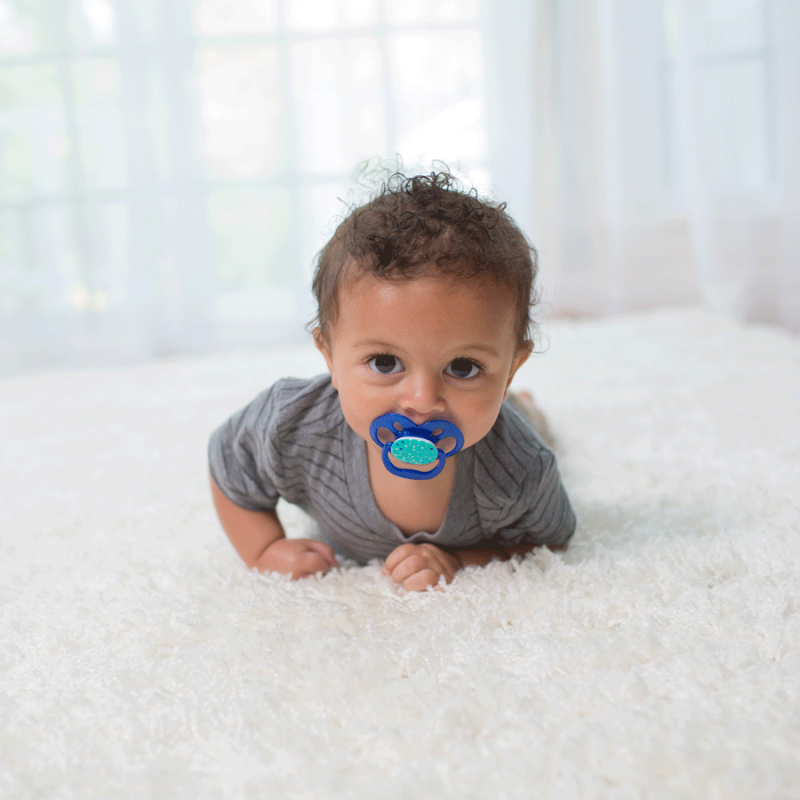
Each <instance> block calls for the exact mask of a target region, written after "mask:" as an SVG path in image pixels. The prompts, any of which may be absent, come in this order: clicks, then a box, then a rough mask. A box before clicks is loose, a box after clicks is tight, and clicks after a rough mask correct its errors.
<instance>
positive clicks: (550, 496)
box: [492, 449, 576, 547]
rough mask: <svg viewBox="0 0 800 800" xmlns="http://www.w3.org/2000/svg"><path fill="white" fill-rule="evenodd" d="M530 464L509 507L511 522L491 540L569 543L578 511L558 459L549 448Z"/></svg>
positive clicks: (507, 544) (511, 543) (509, 543)
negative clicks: (559, 467)
mask: <svg viewBox="0 0 800 800" xmlns="http://www.w3.org/2000/svg"><path fill="white" fill-rule="evenodd" d="M535 460H536V462H538V463H536V464H532V465H531V469H530V470H529V471H528V473H527V476H526V480H525V481H523V485H522V490H521V491H520V493H519V496H518V498H517V502H515V503H514V505H513V506H512V507H511V508H510V509H509V512H508V518H509V519H510V520H512V522H511V523H510V524H507V525H503V527H501V528H500V529H499V530H497V531H496V532H495V533H494V535H493V537H492V540H493V541H494V542H495V543H496V544H497V545H499V546H501V547H512V546H514V545H519V544H535V545H553V546H560V545H564V544H566V543H567V542H568V541H569V540H570V538H571V537H572V535H573V534H574V533H575V525H576V520H575V513H574V512H573V510H572V505H571V504H570V501H569V498H568V497H567V493H566V490H565V489H564V485H563V484H562V482H561V475H560V474H559V471H558V465H557V463H556V458H555V456H554V455H553V453H552V452H551V451H550V450H547V449H542V450H540V451H539V453H538V454H537V456H536V459H535Z"/></svg>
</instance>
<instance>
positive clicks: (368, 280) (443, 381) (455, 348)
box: [314, 173, 536, 452]
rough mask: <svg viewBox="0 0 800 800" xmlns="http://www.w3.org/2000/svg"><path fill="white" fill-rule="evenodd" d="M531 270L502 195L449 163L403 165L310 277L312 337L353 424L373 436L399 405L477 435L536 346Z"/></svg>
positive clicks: (423, 419)
mask: <svg viewBox="0 0 800 800" xmlns="http://www.w3.org/2000/svg"><path fill="white" fill-rule="evenodd" d="M535 273H536V258H535V253H534V251H533V249H532V248H531V247H530V245H529V244H528V242H527V241H526V239H525V237H524V236H523V235H522V233H521V232H520V231H519V229H518V228H517V226H516V225H515V224H514V222H513V221H512V220H511V218H510V217H509V216H508V215H507V214H506V213H505V207H504V206H503V205H502V204H497V203H491V202H485V201H481V200H479V199H478V197H477V196H476V195H475V194H474V193H472V192H462V191H459V190H458V189H457V188H456V187H455V185H454V181H453V178H451V176H450V175H447V174H435V173H434V174H432V175H427V176H417V177H414V178H404V177H402V176H397V177H396V178H395V180H394V181H390V183H389V185H388V186H385V187H384V189H383V191H382V192H381V194H380V195H379V196H378V197H377V198H375V199H374V200H372V201H371V202H370V203H367V204H366V205H364V206H361V207H360V208H357V209H356V210H355V211H353V212H352V213H351V214H350V216H348V217H347V219H346V220H345V221H344V222H342V224H341V225H340V226H339V228H338V229H337V231H336V233H335V234H334V236H333V238H332V239H331V241H330V242H329V243H328V244H327V245H326V246H325V248H324V249H323V250H322V252H321V253H320V256H319V263H318V266H317V272H316V275H315V277H314V293H315V294H316V297H317V302H318V308H319V311H318V318H317V322H318V327H317V328H316V329H315V331H314V339H315V341H316V344H317V347H318V348H319V349H320V351H321V352H322V354H323V356H324V357H325V360H326V362H327V366H328V370H329V372H330V374H331V379H332V384H333V386H334V388H335V389H336V390H337V391H338V394H339V402H340V404H341V408H342V411H343V413H344V416H345V419H346V420H347V422H348V424H349V425H350V427H351V428H352V429H353V430H354V431H355V432H356V433H357V434H359V435H360V436H361V437H362V438H364V439H367V440H368V439H369V437H370V433H369V431H370V426H371V423H372V422H373V421H374V420H376V419H377V418H378V417H379V416H383V415H385V414H399V415H401V416H404V417H405V418H406V419H408V420H410V421H411V422H412V423H413V425H415V426H420V425H424V424H427V422H428V421H433V420H444V421H446V422H449V423H452V424H453V425H455V426H456V427H457V428H459V430H460V431H461V433H462V434H463V436H464V442H465V444H464V446H465V447H469V446H471V445H472V444H474V443H476V442H478V441H480V439H482V438H483V437H484V436H485V435H486V434H487V433H488V431H489V430H490V429H491V428H492V426H493V425H494V423H495V421H496V420H497V416H498V414H499V413H500V408H501V405H502V402H503V398H504V397H505V394H506V390H507V388H508V386H509V384H510V383H511V380H512V379H513V377H514V374H515V373H516V371H517V369H518V368H519V367H520V366H521V365H522V364H523V363H524V362H525V360H526V359H527V357H528V355H529V354H530V351H531V341H530V338H529V327H530V324H531V323H530V308H531V302H532V300H531V298H532V288H533V280H534V276H535ZM370 452H372V451H370Z"/></svg>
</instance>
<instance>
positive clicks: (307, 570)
mask: <svg viewBox="0 0 800 800" xmlns="http://www.w3.org/2000/svg"><path fill="white" fill-rule="evenodd" d="M256 566H257V567H258V569H259V570H261V571H262V572H282V573H283V574H284V575H291V576H292V580H297V579H298V578H307V577H308V576H309V575H315V574H316V573H318V572H323V573H324V572H327V571H328V570H329V569H330V568H331V567H338V566H339V564H338V562H337V561H336V557H335V556H334V554H333V548H332V547H331V546H330V545H328V544H325V542H318V541H316V539H284V538H281V539H276V540H275V541H274V542H273V543H272V544H271V545H270V546H269V547H268V548H267V549H266V550H265V551H264V552H263V553H262V554H261V557H260V558H259V559H258V561H257V563H256Z"/></svg>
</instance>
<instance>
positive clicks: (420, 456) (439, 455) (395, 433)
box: [369, 414, 464, 481]
mask: <svg viewBox="0 0 800 800" xmlns="http://www.w3.org/2000/svg"><path fill="white" fill-rule="evenodd" d="M382 430H383V431H386V432H387V433H388V434H389V435H390V436H392V437H394V438H393V439H392V440H390V441H385V439H386V437H385V435H384V436H383V439H384V441H381V436H379V432H380V431H382ZM369 435H370V437H371V438H372V441H373V442H375V444H376V445H378V447H380V448H381V451H382V452H381V460H382V461H383V466H384V467H386V469H388V470H389V472H391V473H392V475H397V476H398V477H400V478H410V479H411V480H414V481H429V480H430V479H431V478H435V477H436V476H437V475H438V474H439V473H440V472H441V471H442V470H443V469H444V462H445V461H446V460H447V459H448V458H450V456H453V455H455V454H456V453H457V452H458V451H459V450H460V449H461V448H462V447H463V446H464V434H463V433H461V431H460V430H459V429H458V428H457V427H456V426H455V425H454V424H453V423H452V422H447V421H446V420H443V419H432V420H429V421H428V422H423V423H422V424H421V425H416V424H415V423H414V422H413V421H412V420H410V419H409V418H408V417H404V416H403V415H402V414H382V415H381V416H380V417H378V418H377V419H374V420H373V421H372V424H371V425H370V426H369ZM443 439H453V440H454V441H455V445H454V446H453V447H452V448H451V449H450V450H448V451H447V452H446V453H445V452H444V450H442V449H441V448H440V447H438V444H439V442H440V441H442V440H443ZM390 456H391V457H392V458H394V459H395V460H396V461H399V462H400V463H401V464H412V465H413V466H427V465H428V464H434V463H435V466H434V467H433V468H432V469H426V470H422V469H408V468H406V467H398V466H397V464H393V463H392V461H391V458H390Z"/></svg>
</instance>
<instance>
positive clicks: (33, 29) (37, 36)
mask: <svg viewBox="0 0 800 800" xmlns="http://www.w3.org/2000/svg"><path fill="white" fill-rule="evenodd" d="M55 10H58V9H55ZM53 12H54V8H53V4H52V2H51V0H30V1H29V2H27V3H24V4H22V3H16V2H11V0H0V54H2V55H24V54H30V53H38V52H42V51H45V52H47V51H53V50H56V49H57V47H58V39H59V37H58V22H59V21H60V20H61V18H62V15H61V14H58V13H53Z"/></svg>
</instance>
